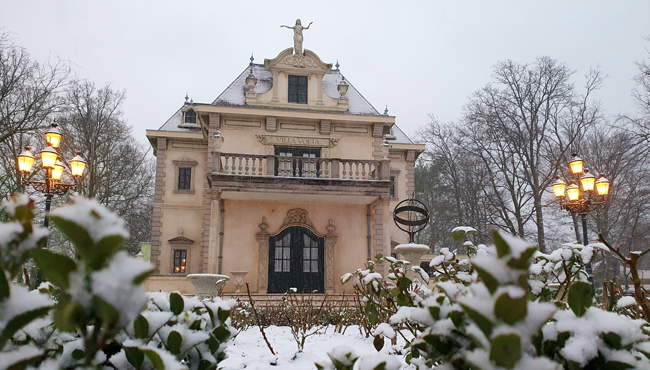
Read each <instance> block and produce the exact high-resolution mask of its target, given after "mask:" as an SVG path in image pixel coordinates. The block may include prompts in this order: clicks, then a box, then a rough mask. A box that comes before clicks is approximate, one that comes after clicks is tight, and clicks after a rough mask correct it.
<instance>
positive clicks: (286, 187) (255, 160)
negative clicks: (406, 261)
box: [208, 152, 391, 197]
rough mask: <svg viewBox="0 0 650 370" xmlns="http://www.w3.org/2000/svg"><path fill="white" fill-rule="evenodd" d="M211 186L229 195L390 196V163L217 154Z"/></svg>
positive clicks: (210, 176)
mask: <svg viewBox="0 0 650 370" xmlns="http://www.w3.org/2000/svg"><path fill="white" fill-rule="evenodd" d="M214 163H215V166H214V167H215V168H214V171H213V172H212V173H210V174H209V176H208V181H209V183H210V187H211V188H212V189H215V190H222V191H228V192H231V191H232V192H256V193H293V194H319V195H341V196H372V197H377V196H382V195H389V193H390V187H391V181H390V160H388V159H383V160H367V159H340V158H314V157H287V156H278V155H255V154H236V153H220V152H215V153H214Z"/></svg>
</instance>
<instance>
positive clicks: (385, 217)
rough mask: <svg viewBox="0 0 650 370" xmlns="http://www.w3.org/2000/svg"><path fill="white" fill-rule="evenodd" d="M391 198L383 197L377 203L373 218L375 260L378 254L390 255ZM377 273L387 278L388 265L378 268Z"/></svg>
mask: <svg viewBox="0 0 650 370" xmlns="http://www.w3.org/2000/svg"><path fill="white" fill-rule="evenodd" d="M389 206H390V196H381V197H379V198H378V199H377V200H376V201H375V203H374V208H375V214H374V216H373V220H374V225H373V230H374V233H373V234H374V235H373V236H374V239H375V243H374V255H373V256H372V258H374V256H375V255H377V254H382V255H384V256H389V255H390V234H389V231H388V230H389V225H390V223H389V222H390V209H389ZM376 268H377V272H379V273H381V274H382V275H384V277H386V276H385V273H386V272H387V271H388V269H387V268H386V265H385V264H384V265H382V266H377V267H376ZM380 270H381V271H380Z"/></svg>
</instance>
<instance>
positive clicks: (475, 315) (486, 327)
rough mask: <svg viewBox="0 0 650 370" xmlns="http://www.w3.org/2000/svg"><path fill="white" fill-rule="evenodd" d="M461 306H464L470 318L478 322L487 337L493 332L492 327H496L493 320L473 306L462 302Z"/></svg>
mask: <svg viewBox="0 0 650 370" xmlns="http://www.w3.org/2000/svg"><path fill="white" fill-rule="evenodd" d="M461 306H462V307H463V310H464V311H465V313H467V316H468V317H469V318H470V320H472V321H474V323H476V325H477V326H478V328H479V329H481V331H482V332H483V334H485V336H486V337H489V336H490V334H492V329H493V328H494V325H493V324H492V322H491V321H490V320H489V319H488V318H487V317H485V316H483V315H482V314H480V313H479V312H478V311H476V310H474V309H473V308H471V307H469V306H466V305H463V304H461Z"/></svg>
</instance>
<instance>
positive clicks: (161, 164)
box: [151, 137, 167, 273]
mask: <svg viewBox="0 0 650 370" xmlns="http://www.w3.org/2000/svg"><path fill="white" fill-rule="evenodd" d="M166 159H167V139H166V138H162V137H161V138H158V139H156V183H155V192H154V198H153V219H152V227H151V263H152V264H153V265H154V266H157V267H158V273H160V271H161V270H160V250H161V248H162V244H161V236H162V230H161V229H162V204H163V203H164V202H165V201H164V199H163V197H164V194H165V175H166V172H165V171H166V163H165V161H166Z"/></svg>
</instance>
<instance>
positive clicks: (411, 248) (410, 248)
mask: <svg viewBox="0 0 650 370" xmlns="http://www.w3.org/2000/svg"><path fill="white" fill-rule="evenodd" d="M429 249H430V248H429V246H428V245H424V244H414V243H410V244H400V245H398V246H396V247H395V252H397V253H399V254H401V255H403V256H404V259H405V260H407V261H409V262H410V263H411V266H418V267H419V266H420V260H421V259H422V256H423V255H425V254H427V253H429ZM406 277H407V278H409V279H411V281H412V282H413V283H416V282H417V284H419V283H420V275H419V274H416V273H415V272H414V271H411V270H409V271H407V272H406Z"/></svg>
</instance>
